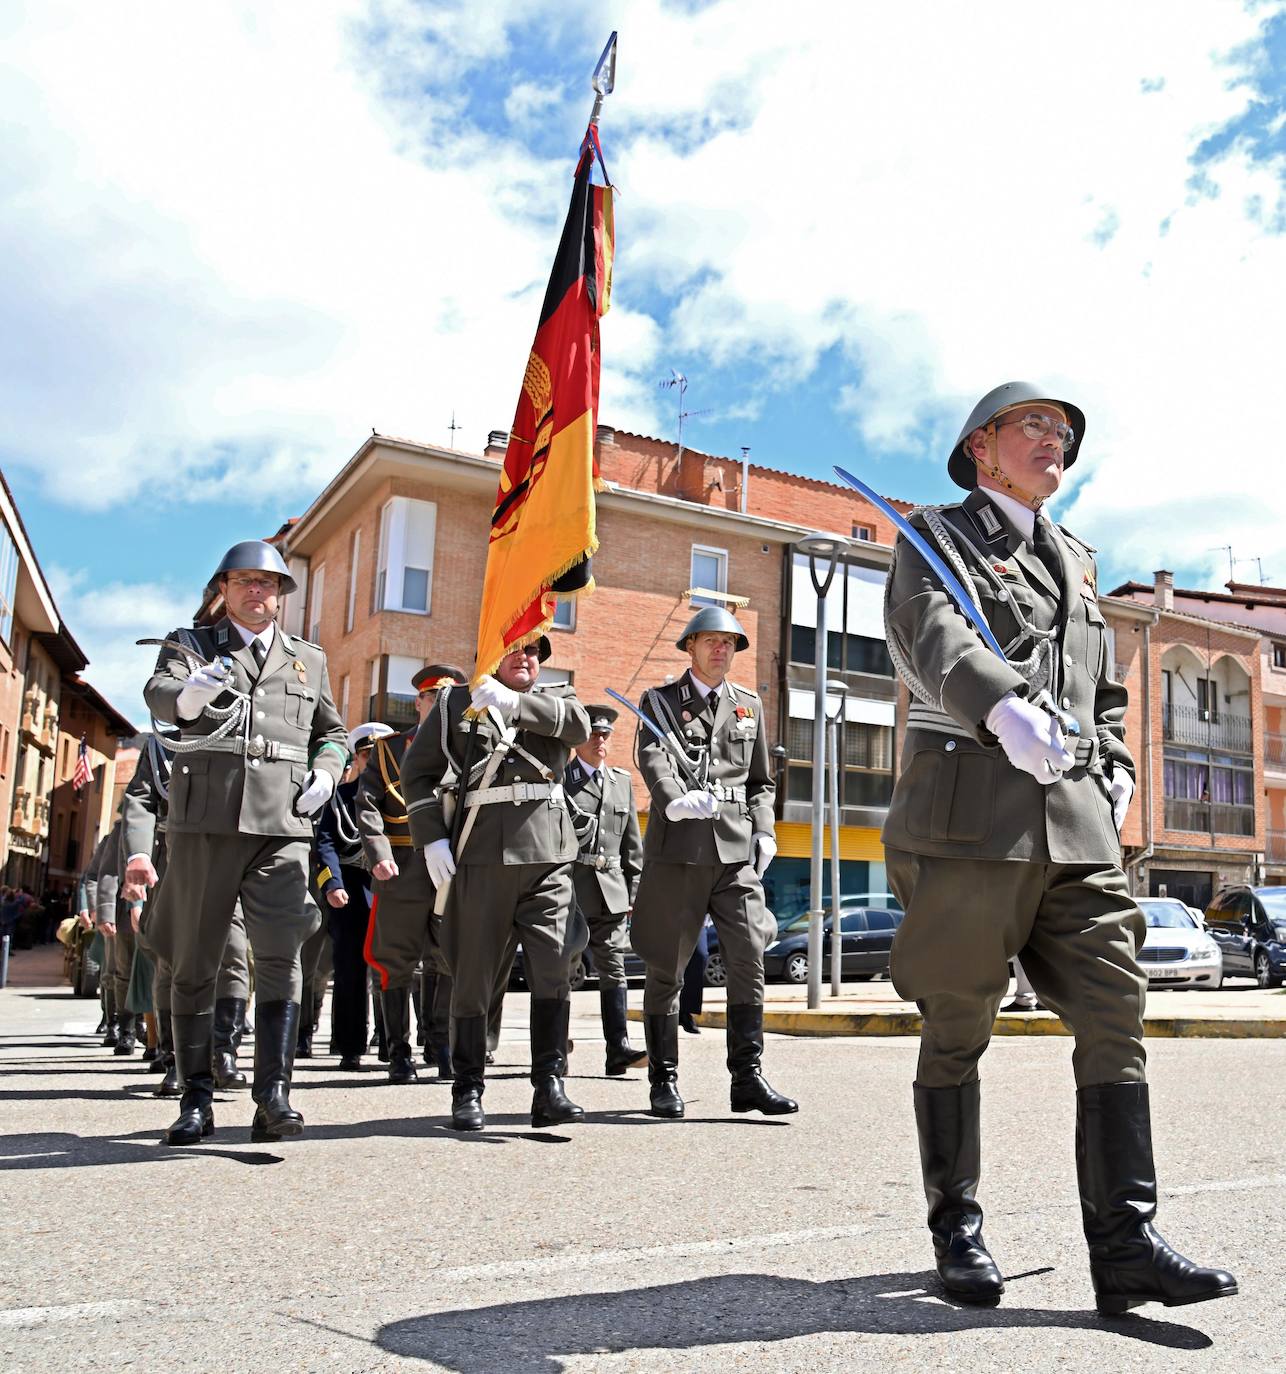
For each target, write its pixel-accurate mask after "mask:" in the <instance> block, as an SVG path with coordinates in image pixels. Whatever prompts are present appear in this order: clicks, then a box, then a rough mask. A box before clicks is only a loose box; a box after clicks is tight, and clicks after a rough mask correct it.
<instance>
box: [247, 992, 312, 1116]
mask: <svg viewBox="0 0 1286 1374" xmlns="http://www.w3.org/2000/svg"><path fill="white" fill-rule="evenodd" d="M299 1010H300V1008H299V1003H298V1002H260V1003H259V1004H258V1006H257V1007H256V1008H255V1081H254V1088H253V1089H252V1090H251V1095H252V1096H253V1097H254V1100H255V1103H256V1110H255V1114H254V1120H253V1121H252V1122H251V1123H250V1139H251V1140H253V1141H263V1140H281V1139H282V1138H283V1137H284V1136H296V1135H301V1134H302V1133H303V1129H304V1118H303V1117H302V1116H301V1115H300V1114H299V1113H298V1112H297V1111H295V1109H294V1108H293V1107H292V1106H291V1105H290V1074H291V1070H292V1069H293V1068H294V1064H295V1061H294V1049H295V1046H296V1044H297V1043H298V1040H299Z"/></svg>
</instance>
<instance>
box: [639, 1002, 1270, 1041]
mask: <svg viewBox="0 0 1286 1374" xmlns="http://www.w3.org/2000/svg"><path fill="white" fill-rule="evenodd" d="M628 1015H629V1018H630V1020H631V1021H642V1019H643V1013H642V1011H641V1010H637V1009H635V1008H633V1007H631V1008H630V1010H629V1013H628ZM693 1019H694V1020H695V1021H696V1023H697V1025H699V1026H705V1027H708V1028H710V1029H712V1030H718V1029H722V1028H723V1027H724V1026H725V1025H726V1024H727V1017H726V1015H725V1013H723V1012H722V1011H705V1012H702V1013H701V1014H700V1015H699V1016H696V1017H694V1018H693ZM923 1025H924V1019H923V1017H921V1015H920V1013H919V1012H916V1011H891V1012H844V1011H773V1010H772V1009H771V1008H769V1009H768V1010H766V1011H765V1012H764V1029H765V1030H766V1031H773V1032H775V1033H776V1034H778V1035H797V1036H818V1037H822V1036H841V1037H853V1036H860V1035H878V1036H891V1035H919V1034H920V1030H921V1028H922V1027H923ZM992 1034H993V1035H1071V1034H1072V1032H1071V1031H1070V1030H1069V1029H1068V1028H1067V1027H1066V1026H1065V1025H1064V1024H1063V1023H1062V1021H1060V1020H1059V1019H1058V1017H1057V1016H1049V1015H1042V1014H1040V1013H1036V1014H1031V1015H1023V1014H1014V1013H1012V1012H1006V1013H1003V1014H1002V1015H1000V1016H998V1017H997V1018H996V1024H995V1026H994V1027H993V1028H992ZM1143 1034H1144V1036H1145V1037H1151V1038H1154V1039H1162V1040H1179V1039H1193V1040H1196V1039H1209V1040H1286V1017H1259V1018H1240V1019H1238V1018H1233V1017H1219V1016H1150V1017H1146V1018H1145V1019H1144V1022H1143Z"/></svg>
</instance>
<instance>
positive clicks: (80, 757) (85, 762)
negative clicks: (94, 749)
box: [71, 735, 94, 792]
mask: <svg viewBox="0 0 1286 1374" xmlns="http://www.w3.org/2000/svg"><path fill="white" fill-rule="evenodd" d="M93 776H94V774H93V770H92V769H91V768H90V766H89V745H87V744H86V743H85V736H84V735H81V737H80V749H79V750H78V751H77V754H76V771H75V772H74V773H73V774H72V775H71V787H72V791H73V792H79V791H80V789H81V788H82V787H87V786H88V785H89V783H90V782H91V781H92V780H93Z"/></svg>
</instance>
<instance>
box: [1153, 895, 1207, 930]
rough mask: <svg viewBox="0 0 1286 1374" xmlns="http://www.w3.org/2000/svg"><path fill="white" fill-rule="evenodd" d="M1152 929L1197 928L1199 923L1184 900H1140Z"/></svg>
mask: <svg viewBox="0 0 1286 1374" xmlns="http://www.w3.org/2000/svg"><path fill="white" fill-rule="evenodd" d="M1139 909H1140V910H1141V911H1142V912H1143V918H1144V920H1146V921H1147V923H1148V928H1149V929H1150V930H1195V929H1196V925H1197V923H1196V922H1195V921H1194V920H1193V919H1192V917H1191V916H1190V915H1189V914H1188V908H1187V907H1186V906H1184V905H1183V903H1182V902H1140V903H1139Z"/></svg>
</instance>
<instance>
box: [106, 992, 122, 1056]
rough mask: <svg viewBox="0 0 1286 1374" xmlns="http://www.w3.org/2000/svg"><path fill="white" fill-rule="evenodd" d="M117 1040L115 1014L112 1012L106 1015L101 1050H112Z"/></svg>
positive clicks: (118, 1033) (118, 1036)
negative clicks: (105, 1026)
mask: <svg viewBox="0 0 1286 1374" xmlns="http://www.w3.org/2000/svg"><path fill="white" fill-rule="evenodd" d="M113 1000H115V999H113ZM119 1039H120V1031H119V1030H118V1029H117V1026H116V1012H115V1011H114V1010H113V1011H110V1012H108V1013H107V1029H106V1030H105V1031H104V1032H103V1048H104V1049H105V1050H110V1049H114V1048H115V1046H116V1042H117V1040H119Z"/></svg>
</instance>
